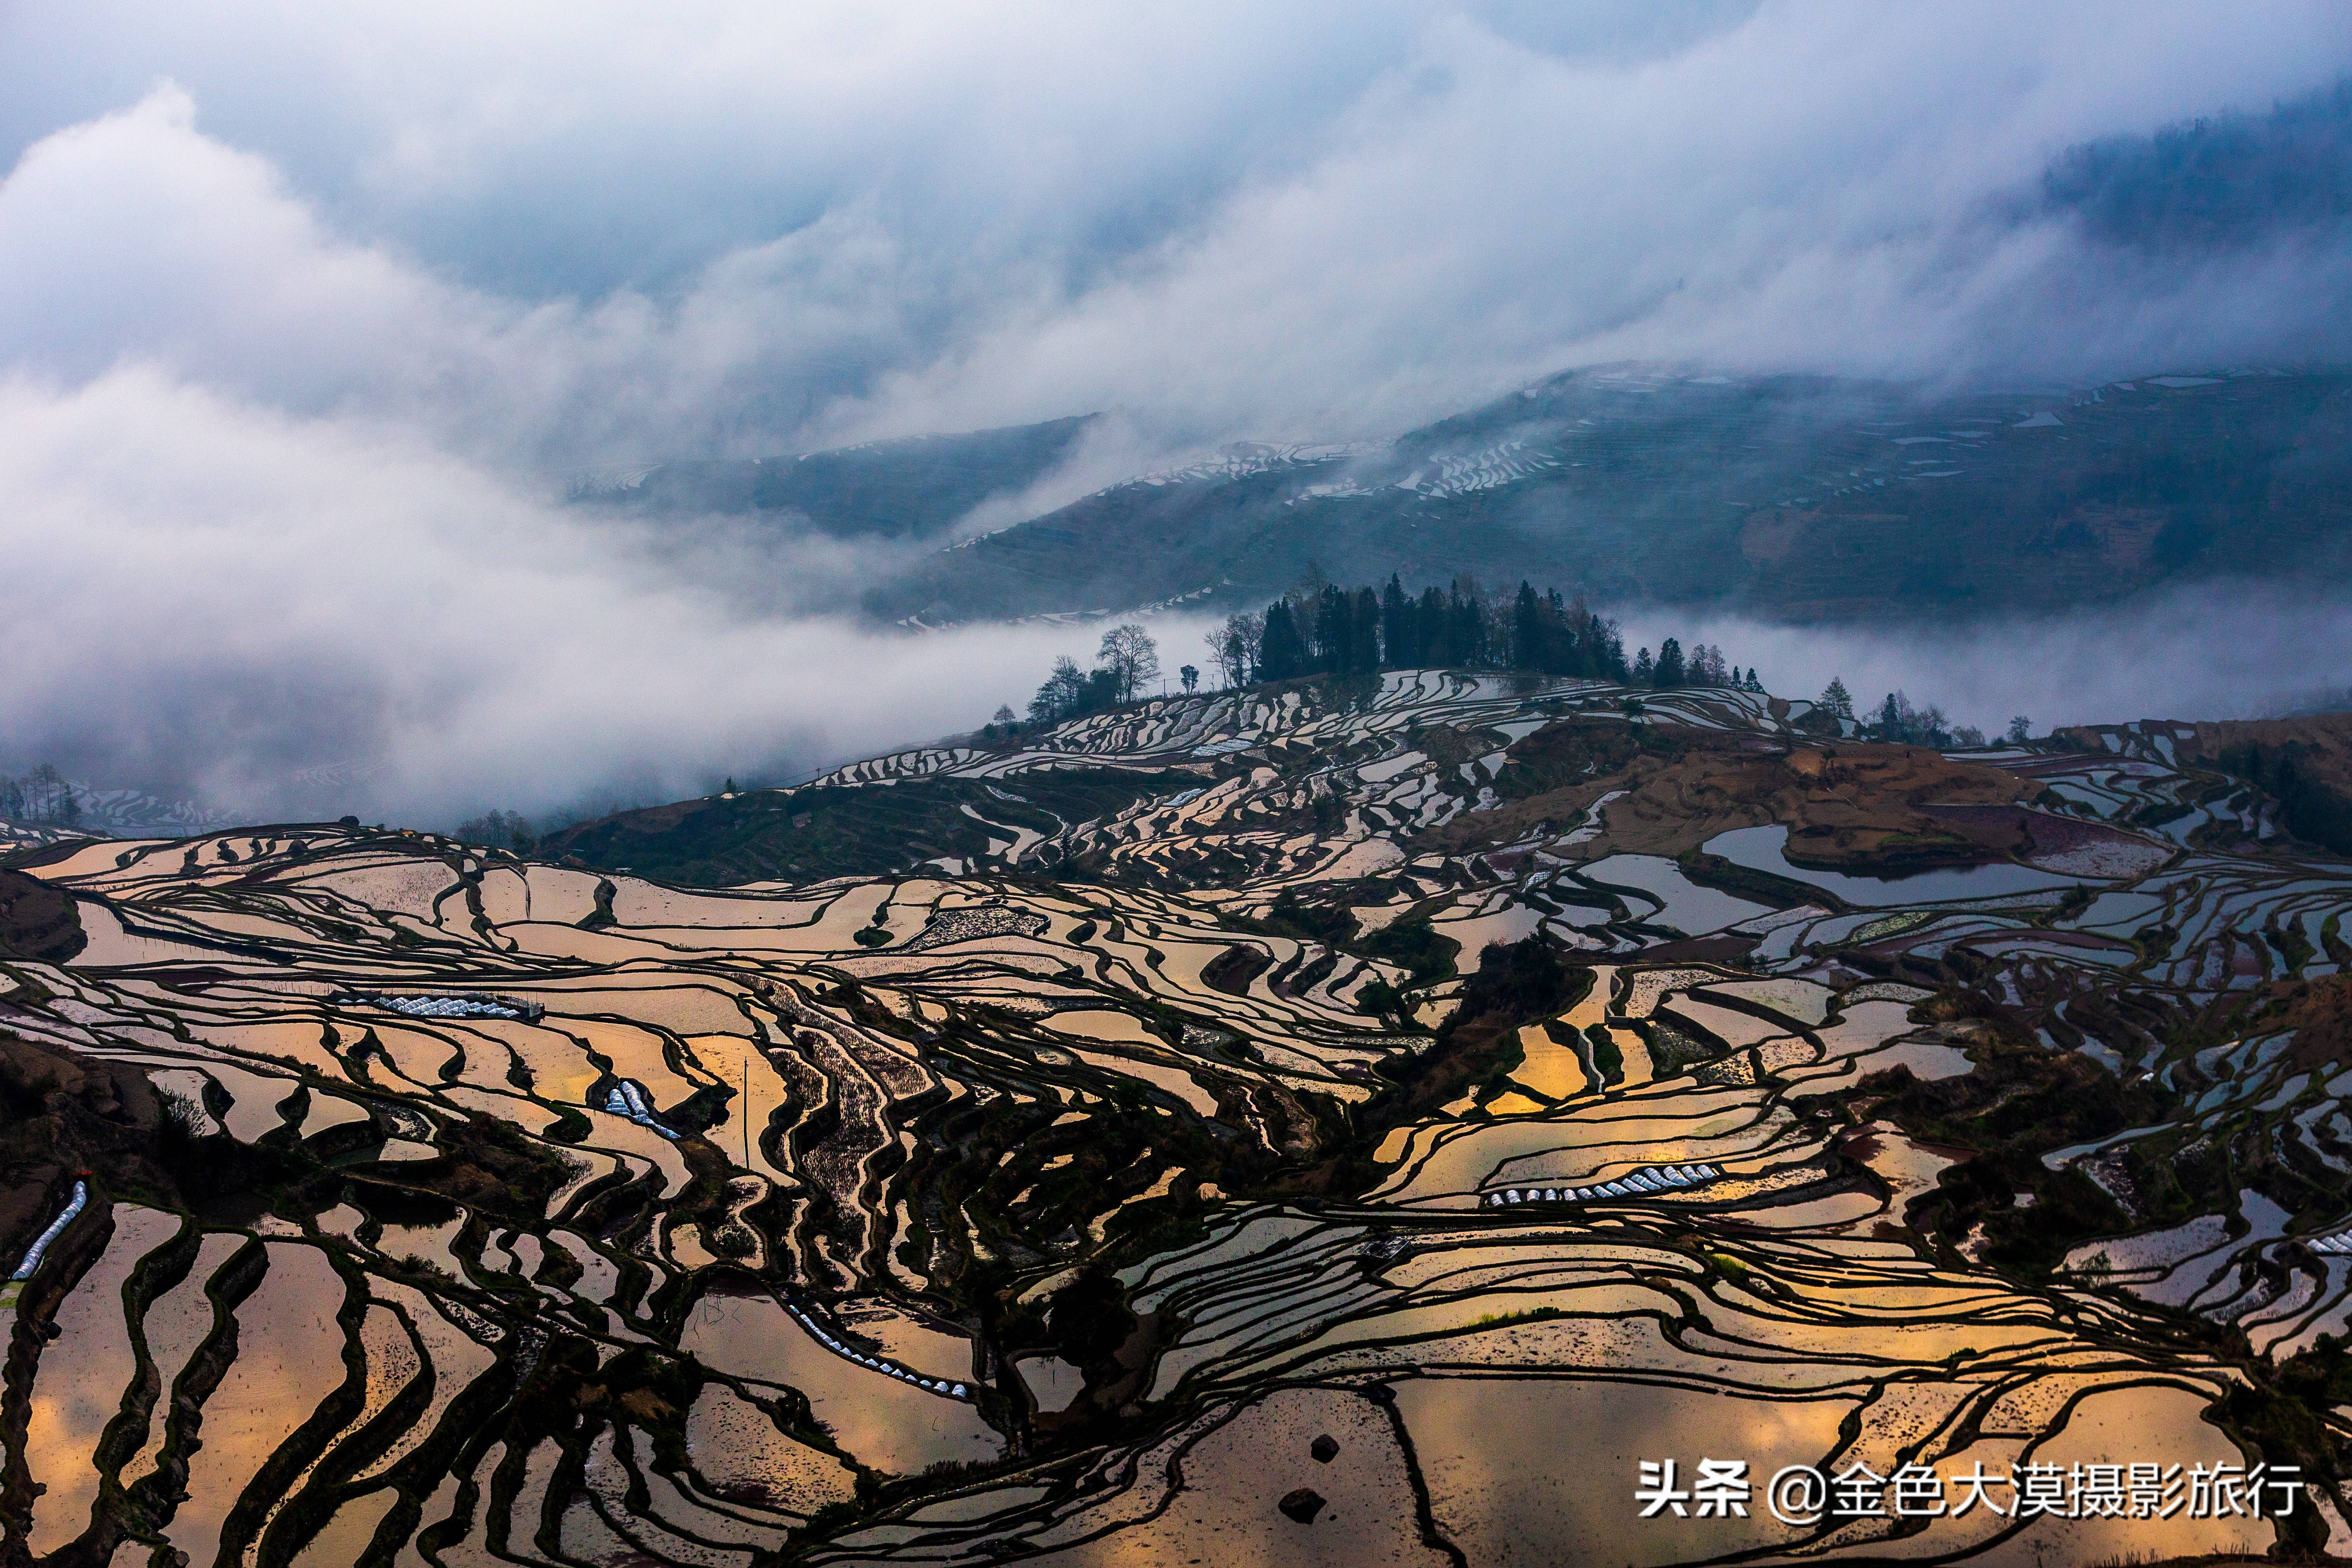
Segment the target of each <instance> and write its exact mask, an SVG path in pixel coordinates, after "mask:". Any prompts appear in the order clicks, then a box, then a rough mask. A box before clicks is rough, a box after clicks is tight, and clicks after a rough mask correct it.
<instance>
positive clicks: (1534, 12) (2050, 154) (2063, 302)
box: [0, 0, 2352, 813]
mask: <svg viewBox="0 0 2352 1568" xmlns="http://www.w3.org/2000/svg"><path fill="white" fill-rule="evenodd" d="M2347 73H2352V13H2347V12H2346V11H2345V10H2344V8H2343V7H2341V6H2340V5H2335V4H2332V3H2313V4H2302V5H2297V4H2281V5H2273V6H2267V7H2263V8H2262V9H2260V10H2257V11H2247V10H2243V9H2223V8H2215V7H2210V6H2206V5H2162V4H2153V5H2097V4H2085V5H2074V6H2063V7H2047V6H2040V7H2027V6H2017V7H2011V8H2004V7H2000V6H1987V5H1967V6H1949V7H1930V6H1908V7H1901V8H1880V9H1867V8H1863V9H1858V8H1854V7H1849V6H1842V5H1781V4H1769V5H1750V4H1725V5H1702V6H1692V7H1678V8H1675V9H1674V10H1673V11H1672V12H1671V14H1668V13H1666V12H1665V10H1664V8H1658V9H1657V14H1655V15H1653V14H1652V11H1651V10H1650V9H1649V8H1641V9H1632V8H1624V7H1617V6H1592V7H1562V6H1557V5H1541V6H1538V5H1512V4H1486V5H1479V4H1462V5H1412V4H1380V3H1375V4H1370V5H1365V6H1361V7H1358V8H1355V9H1353V10H1351V12H1350V13H1349V16H1348V17H1347V18H1346V20H1345V22H1344V24H1339V23H1335V22H1334V20H1333V18H1332V14H1331V13H1330V12H1329V11H1328V8H1322V7H1306V6H1297V5H1248V6H1244V5H1205V6H1202V5H1195V6H1188V7H1184V8H1182V9H1181V10H1179V9H1176V8H1168V9H1165V10H1159V11H1150V10H1144V11H1138V10H1132V9H1129V10H1121V11H1118V12H1108V11H1105V10H1103V9H1102V8H1101V7H1097V6H1086V5H1076V4H1034V5H1018V6H1012V7H1006V6H1001V5H992V6H981V5H930V6H923V7H907V8H882V7H874V6H855V7H852V6H845V5H838V6H837V5H806V6H793V7H774V6H767V5H751V4H725V3H718V0H711V3H706V4H681V5H675V6H668V7H662V8H659V9H658V10H657V11H648V10H646V9H645V8H643V7H623V6H618V5H581V4H569V5H560V6H559V5H552V4H522V5H507V6H499V7H494V8H492V9H491V10H490V11H488V12H484V11H482V10H481V9H480V8H478V7H467V8H464V9H460V8H458V7H457V6H455V5H442V4H430V3H419V4H410V5H401V6H392V5H352V6H340V7H332V8H323V9H321V8H312V9H310V10H300V9H297V10H293V11H289V10H287V9H286V8H283V7H281V6H278V5H265V4H262V3H260V0H250V3H236V0H231V3H229V4H226V5H220V6H214V7H206V8H205V10H204V11H203V13H202V14H201V15H198V14H195V13H192V12H189V11H187V10H185V9H184V8H173V7H165V6H162V5H152V4H142V3H133V0H92V4H90V5H83V6H76V7H16V8H12V9H9V10H6V11H0V164H5V166H7V167H8V173H7V174H6V175H5V181H0V552H5V560H6V562H7V570H6V572H5V576H0V646H5V648H6V651H7V658H8V661H9V662H8V666H7V668H8V675H7V679H6V681H5V690H0V750H5V753H6V754H5V756H0V762H6V763H12V764H13V765H15V766H16V767H19V768H21V767H22V766H25V765H29V763H31V762H32V761H35V760H37V759H39V758H41V757H54V758H55V759H56V760H58V761H59V762H60V763H68V762H79V764H80V765H81V766H83V767H84V768H85V769H86V770H88V771H90V772H93V773H101V772H102V773H106V774H107V775H108V776H110V777H115V778H120V779H121V781H122V782H139V783H142V784H148V785H150V786H170V785H173V784H179V785H182V786H184V787H203V788H205V789H206V790H208V791H211V792H213V793H215V795H220V796H222V797H223V798H226V799H233V800H238V801H252V802H256V803H264V802H267V803H282V804H286V805H289V806H290V805H293V804H296V802H295V801H294V798H293V795H289V788H290V787H291V786H289V785H288V784H286V782H285V781H286V780H287V779H288V778H289V776H290V775H292V774H293V773H297V772H299V770H301V769H304V768H316V767H319V766H320V765H322V764H326V763H336V762H338V761H348V762H352V763H355V764H357V765H362V766H364V767H369V768H373V770H374V771H373V772H372V773H369V775H368V776H369V779H370V781H371V782H370V784H369V785H368V789H369V791H370V792H371V795H370V804H372V805H374V806H375V807H376V808H378V809H387V810H398V811H407V812H411V813H430V812H446V811H457V812H462V811H467V810H471V809H478V807H479V806H480V805H485V804H488V803H491V802H506V803H509V804H524V805H528V804H530V803H532V802H534V801H544V800H547V799H551V798H559V797H561V796H562V795H566V794H569V793H576V791H577V790H578V789H580V788H583V787H589V786H593V785H594V784H598V783H600V782H604V781H608V780H616V779H621V778H635V779H645V780H648V781H653V782H652V783H650V784H648V785H646V787H647V788H649V789H677V788H685V787H689V786H691V785H693V784H698V783H700V782H703V781H705V780H707V779H708V778H709V776H710V775H712V774H713V773H716V772H721V771H725V772H735V773H760V772H762V771H770V770H775V769H782V768H785V767H788V766H790V765H793V764H794V763H812V764H813V763H815V762H817V761H821V760H824V757H826V756H831V755H839V754H841V753H843V752H847V751H852V750H857V749H864V748H867V747H873V746H880V745H886V744H890V743H895V742H904V741H908V740H913V739H919V738H922V737H923V736H925V735H927V734H929V733H935V732H937V731H940V730H944V729H949V728H956V727H961V726H963V725H966V724H969V723H971V722H972V721H975V720H977V719H978V718H981V717H983V716H984V715H985V713H986V712H987V710H990V709H992V708H993V707H994V705H995V704H996V703H997V702H998V701H1001V700H1015V701H1016V702H1017V700H1018V698H1019V696H1020V694H1021V693H1022V692H1023V691H1024V690H1026V689H1029V688H1030V687H1031V686H1034V680H1035V678H1036V672H1037V671H1038V670H1040V669H1042V668H1043V666H1044V664H1045V661H1046V660H1047V659H1049V658H1050V657H1051V656H1052V654H1054V653H1055V652H1061V651H1074V652H1078V653H1084V652H1085V651H1087V650H1086V649H1085V648H1084V647H1070V646H1069V645H1070V643H1071V641H1072V639H1071V638H1070V637H1067V636H1066V635H1064V636H1062V637H1051V636H1049V635H1047V634H1045V633H1039V632H1024V631H1013V632H1008V633H1005V634H1003V635H982V634H972V635H971V637H969V638H965V639H962V640H960V641H958V642H957V643H955V644H954V645H953V646H952V647H950V645H948V644H945V643H942V642H940V641H937V640H930V639H919V640H914V641H907V640H903V639H896V638H891V637H880V636H877V635H875V634H873V633H870V632H868V631H865V630H861V629H859V628H856V627H853V626H848V625H847V624H845V623H843V622H839V621H836V620H832V619H828V618H825V617H824V616H822V615H821V614H817V613H816V612H817V611H820V610H821V609H822V607H823V606H824V605H828V604H836V603H844V602H846V600H847V599H848V597H849V596H850V595H851V594H852V593H853V592H854V590H855V588H856V579H857V578H858V576H859V575H860V574H863V573H866V572H868V571H872V570H877V569H880V568H881V567H882V566H883V565H886V564H887V563H884V562H882V561H880V560H879V559H878V558H877V557H875V556H872V555H869V554H866V553H861V552H855V551H847V550H843V549H839V548H835V547H828V546H825V545H824V544H822V543H821V542H812V541H805V540H797V541H796V540H778V539H776V538H773V537H756V536H753V535H750V534H747V533H744V532H742V531H730V529H729V528H727V527H725V526H723V525H719V524H716V523H713V524H710V525H708V526H703V527H698V528H695V529H692V530H688V531H683V532H680V533H677V534H674V535H669V536H665V537H660V538H655V537H651V536H648V535H646V534H645V533H643V532H642V531H631V530H630V529H628V528H626V527H623V526H621V525H618V524H614V523H612V522H610V521H594V520H583V518H581V517H580V516H578V515H577V514H575V513H571V512H566V511H564V510H562V509H561V508H557V507H554V506H552V505H551V504H550V501H549V498H550V497H551V496H552V495H554V494H556V493H557V492H558V490H559V489H560V484H559V480H558V476H560V475H561V474H562V473H563V472H564V471H565V470H568V469H574V468H612V467H625V466H626V465H630V464H643V463H648V462H654V461H658V460H661V459H665V458H680V457H719V456H743V455H752V454H760V453H772V452H779V451H793V450H806V449H811V448H814V447H820V446H825V445H832V444H837V443H841V442H845V441H851V440H862V439H869V438H877V437H892V436H900V435H908V434H915V433H919V432H923V431H929V430H939V429H958V428H974V427H981V426H998V425H1006V424H1013V423H1018V422H1021V421H1024V420H1032V419H1041V418H1049V417H1056V416H1064V415H1068V414H1075V413H1085V412H1091V411H1095V410H1101V409H1111V410H1116V411H1117V417H1116V418H1115V419H1113V420H1110V421H1106V422H1104V423H1103V424H1102V426H1101V428H1100V433H1099V434H1098V435H1097V436H1096V437H1093V438H1091V439H1090V440H1089V442H1088V443H1087V445H1086V446H1085V447H1084V448H1083V449H1082V450H1081V451H1080V452H1079V453H1078V454H1077V455H1076V457H1075V458H1073V459H1072V462H1071V464H1070V466H1069V468H1068V470H1067V471H1066V472H1065V473H1063V474H1061V475H1058V476H1053V477H1051V478H1049V479H1046V480H1043V481H1040V482H1039V483H1038V484H1037V485H1036V486H1035V487H1034V488H1033V489H1032V490H1031V491H1030V492H1029V493H1028V494H1027V495H1026V496H1024V497H1021V498H1005V499H1003V500H999V501H997V502H995V503H992V506H991V507H989V508H986V509H984V511H985V515H983V516H978V517H976V518H975V519H974V520H973V525H974V526H982V525H988V526H993V525H997V524H1000V523H1002V522H1003V521H1012V519H1013V516H1014V515H1015V514H1017V513H1019V512H1020V511H1022V510H1025V509H1027V508H1030V507H1037V506H1043V505H1045V504H1048V503H1049V502H1051V501H1054V500H1062V499H1067V497H1069V496H1070V495H1073V494H1076V493H1078V492H1079V491H1080V490H1082V489H1085V488H1089V487H1091V486H1093V485H1096V484H1099V483H1103V482H1108V480H1109V479H1115V478H1117V477H1118V474H1119V473H1120V472H1121V471H1122V470H1123V469H1127V468H1145V467H1149V466H1151V465H1152V464H1153V463H1154V462H1155V461H1157V460H1159V459H1160V458H1165V457H1167V456H1169V455H1171V454H1173V453H1177V452H1181V451H1185V450H1190V449H1192V448H1194V447H1198V446H1199V445H1201V444H1203V443H1209V442H1214V441H1218V440H1223V439H1229V438H1234V437H1268V438H1285V437H1300V438H1318V439H1321V438H1328V439H1338V438H1349V437H1364V436H1381V435H1386V434H1391V433H1393V432H1395V431H1396V430H1398V429H1401V428H1403V427H1405V426H1410V425H1412V424H1414V423H1417V422H1420V421H1423V420H1426V419H1429V418H1431V417H1433V416H1441V415H1443V414H1444V413H1447V412H1451V411H1453V410H1454V409H1456V408H1459V407H1461V406H1463V405H1466V404H1470V403H1473V402H1476V401H1480V400H1483V399H1484V398H1486V397H1488V396H1491V395H1495V394H1496V392H1498V391H1499V390H1502V389H1504V388H1506V387H1507V386H1509V385H1510V384H1515V383H1516V382H1517V381H1520V380H1524V379H1527V378H1529V377H1532V376H1534V375H1537V374H1543V373H1548V372H1550V371H1553V370H1557V369H1559V368H1561V367H1563V366H1565V365H1570V364H1573V363H1586V362H1591V361H1597V360H1604V359H1614V358H1628V357H1642V358H1653V357H1656V358H1670V359H1676V360H1692V361H1703V362H1706V363H1714V364H1717V365H1721V366H1723V367H1725V368H1730V369H1750V370H1788V369H1804V370H1822V371H1836V372H1846V373H1853V374H1873V375H1888V376H1899V377H1918V378H1948V379H1968V380H1979V381H1981V380H1985V379H1989V378H1991V379H2000V378H2006V379H2010V380H2013V381H2016V380H2030V381H2036V382H2048V381H2056V380H2066V379H2077V378H2079V379H2096V378H2103V377H2105V376H2110V375H2117V374H2134V373H2140V372H2145V371H2147V370H2148V369H2149V368H2151V367H2152V366H2160V365H2168V366H2183V365H2210V364H2221V363H2246V362H2251V361H2265V360H2282V359H2284V360H2295V361H2310V360H2340V359H2347V358H2352V310H2347V304H2352V298H2347V296H2352V277H2347V267H2348V266H2352V247H2347V246H2346V245H2344V244H2343V243H2342V233H2343V231H2342V229H2341V228H2340V227H2329V226H2326V225H2325V224H2321V225H2319V226H2314V225H2313V224H2312V223H2309V222H2305V223H2303V224H2301V225H2299V226H2294V227H2293V228H2281V229H2279V230H2278V231H2277V232H2275V233H2266V232H2254V233H2251V234H2249V233H2238V234H2235V235H2233V237H2231V243H2230V244H2228V245H2227V246H2221V247H2207V248H2203V249H2200V248H2197V247H2188V248H2182V247H2158V248H2154V249H2151V248H2148V247H2137V248H2135V247H2131V246H2128V245H2119V244H2118V243H2116V240H2115V239H2114V237H2113V236H2111V235H2108V234H2105V233H2104V232H2103V231H2101V229H2100V227H2099V222H2096V221H2091V220H2088V219H2086V218H2085V217H2084V216H2083V215H2082V214H2081V213H2079V212H2075V211H2072V210H2069V209H2067V208H2065V207H2063V206H2053V205H2050V204H2048V203H2046V202H2043V201H2042V200H2041V199H2040V194H2041V192H2042V188H2043V186H2042V178H2043V174H2044V173H2045V171H2047V170H2049V169H2050V168H2051V167H2052V166H2053V160H2057V159H2061V158H2063V157H2064V156H2065V155H2066V150H2067V149H2069V148H2072V147H2076V146H2079V145H2081V144H2083V143H2085V142H2100V141H2102V140H2103V139H2105V140H2106V141H2110V142H2112V141H2113V140H2114V139H2116V138H2124V139H2129V138H2133V137H2144V136H2145V135H2146V134H2147V132H2150V131H2152V130H2154V129H2156V128H2157V127H2158V126H2161V125H2164V124H2167V123H2169V122H2172V121H2179V120H2182V119H2184V118H2188V117H2192V116H2197V115H2206V114H2214V113H2219V112H2222V111H2224V110H2231V109H2236V108H2244V109H2251V110H2256V111H2260V110H2263V109H2265V108H2267V106H2268V105H2269V104H2271V103H2272V102H2273V100H2283V99H2295V98H2297V97H2299V96H2301V95H2307V94H2310V93H2312V92H2314V91H2315V90H2318V89H2324V88H2326V86H2327V85H2328V84H2330V83H2332V82H2334V81H2336V80H2338V79H2341V78H2343V77H2344V76H2345V75H2347ZM2102 167H2103V168H2104V167H2105V165H2102ZM2110 205H2111V206H2112V205H2113V204H2110ZM2103 210H2105V209H2103ZM2101 221H2105V220H2101ZM2331 624H2332V623H2331ZM1763 635H1764V634H1763V633H1761V632H1760V631H1759V633H1758V636H1759V637H1762V636H1763ZM1077 640H1079V641H1083V640H1084V639H1083V638H1081V639H1077ZM1717 640H1725V641H1727V642H1729V641H1732V640H1733V639H1732V638H1731V637H1728V636H1727V637H1723V638H1720V639H1717ZM1888 657H1889V658H1890V659H1891V658H1893V657H1894V656H1893V655H1889V656H1888ZM1791 658H1792V659H1793V658H1794V655H1793V654H1792V655H1791ZM1753 662H1759V663H1764V664H1766V665H1767V666H1768V673H1769V663H1770V661H1769V659H1767V658H1761V657H1759V658H1755V659H1754V660H1753ZM1888 668H1890V669H1894V670H1896V671H1897V672H1898V673H1899V665H1897V664H1893V663H1891V664H1890V665H1889V666H1888ZM1806 679H1808V680H1811V676H1807V677H1806ZM1848 679H1849V681H1850V683H1851V682H1854V681H1858V680H1862V679H1863V677H1861V676H1860V675H1858V674H1857V673H1855V672H1854V671H1853V670H1851V669H1850V670H1849V671H1848ZM1985 679H1986V680H1987V681H1988V682H1990V681H1993V680H1995V679H1996V675H1995V674H1994V673H1990V672H1989V673H1988V674H1987V675H1986V676H1985ZM1902 683H1903V682H1902V681H1901V680H1899V679H1895V680H1890V681H1889V684H1902ZM1926 685H1927V683H1926V682H1924V681H1923V682H1918V683H1915V689H1913V695H1914V696H1915V697H1916V698H1919V699H1921V700H1943V701H1945V703H1946V705H1947V706H1948V707H1950V708H1953V709H1954V710H1955V711H1956V712H1958V711H1961V710H1965V711H1967V712H1969V713H1971V714H1973V713H1976V712H1979V711H1980V709H1979V707H1978V706H1976V705H1974V704H1972V703H1969V702H1966V701H1962V700H1959V699H1958V698H1957V697H1954V696H1951V695H1950V694H1948V693H1939V692H1938V691H1937V690H1936V689H1932V688H1929V689H1916V687H1918V686H1926ZM2216 700H2219V699H2218V698H2217V699H2216ZM2024 705H2026V706H2027V707H2028V710H2032V702H2031V699H2027V700H2025V701H2024ZM2042 706H2043V707H2045V708H2047V707H2048V706H2049V704H2048V703H2046V702H2045V703H2043V704H2042ZM2144 706H2148V705H2144ZM2037 716H2038V715H2037ZM2083 716H2085V717H2087V716H2089V715H2083ZM2004 717H2005V715H2004ZM296 793H299V791H298V792H296Z"/></svg>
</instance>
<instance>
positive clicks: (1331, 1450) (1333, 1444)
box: [1307, 1432, 1339, 1465]
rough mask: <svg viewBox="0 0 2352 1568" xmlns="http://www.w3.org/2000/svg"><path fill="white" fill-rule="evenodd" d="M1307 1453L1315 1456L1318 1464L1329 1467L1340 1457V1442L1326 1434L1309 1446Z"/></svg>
mask: <svg viewBox="0 0 2352 1568" xmlns="http://www.w3.org/2000/svg"><path fill="white" fill-rule="evenodd" d="M1307 1452H1308V1453H1310V1454H1312V1455H1314V1456H1315V1462H1316V1463H1317V1464H1318V1465H1328V1464H1329V1463H1330V1462H1331V1461H1332V1460H1333V1459H1335V1458H1339V1439H1338V1438H1336V1437H1334V1436H1331V1434H1330V1433H1328V1432H1326V1433H1324V1434H1323V1435H1322V1436H1320V1437H1318V1438H1316V1439H1315V1441H1314V1442H1312V1443H1310V1444H1308V1445H1307Z"/></svg>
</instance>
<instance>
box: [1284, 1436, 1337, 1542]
mask: <svg viewBox="0 0 2352 1568" xmlns="http://www.w3.org/2000/svg"><path fill="white" fill-rule="evenodd" d="M1334 1447H1337V1446H1336V1445H1334ZM1275 1506H1276V1507H1277V1508H1279V1509H1281V1510H1282V1511H1283V1512H1284V1513H1286V1514H1287V1515H1289V1516H1290V1517H1291V1518H1292V1519H1294V1520H1297V1521H1298V1522H1299V1523H1301V1524H1312V1523H1314V1522H1315V1516H1316V1515H1317V1514H1318V1513H1321V1512H1322V1511H1323V1508H1324V1502H1323V1494H1322V1493H1321V1492H1318V1491H1317V1490H1316V1489H1314V1488H1313V1487H1300V1488H1299V1489H1297V1491H1294V1492H1287V1493H1285V1494H1284V1496H1283V1500H1282V1501H1280V1502H1279V1503H1277V1504H1276V1505H1275Z"/></svg>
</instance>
